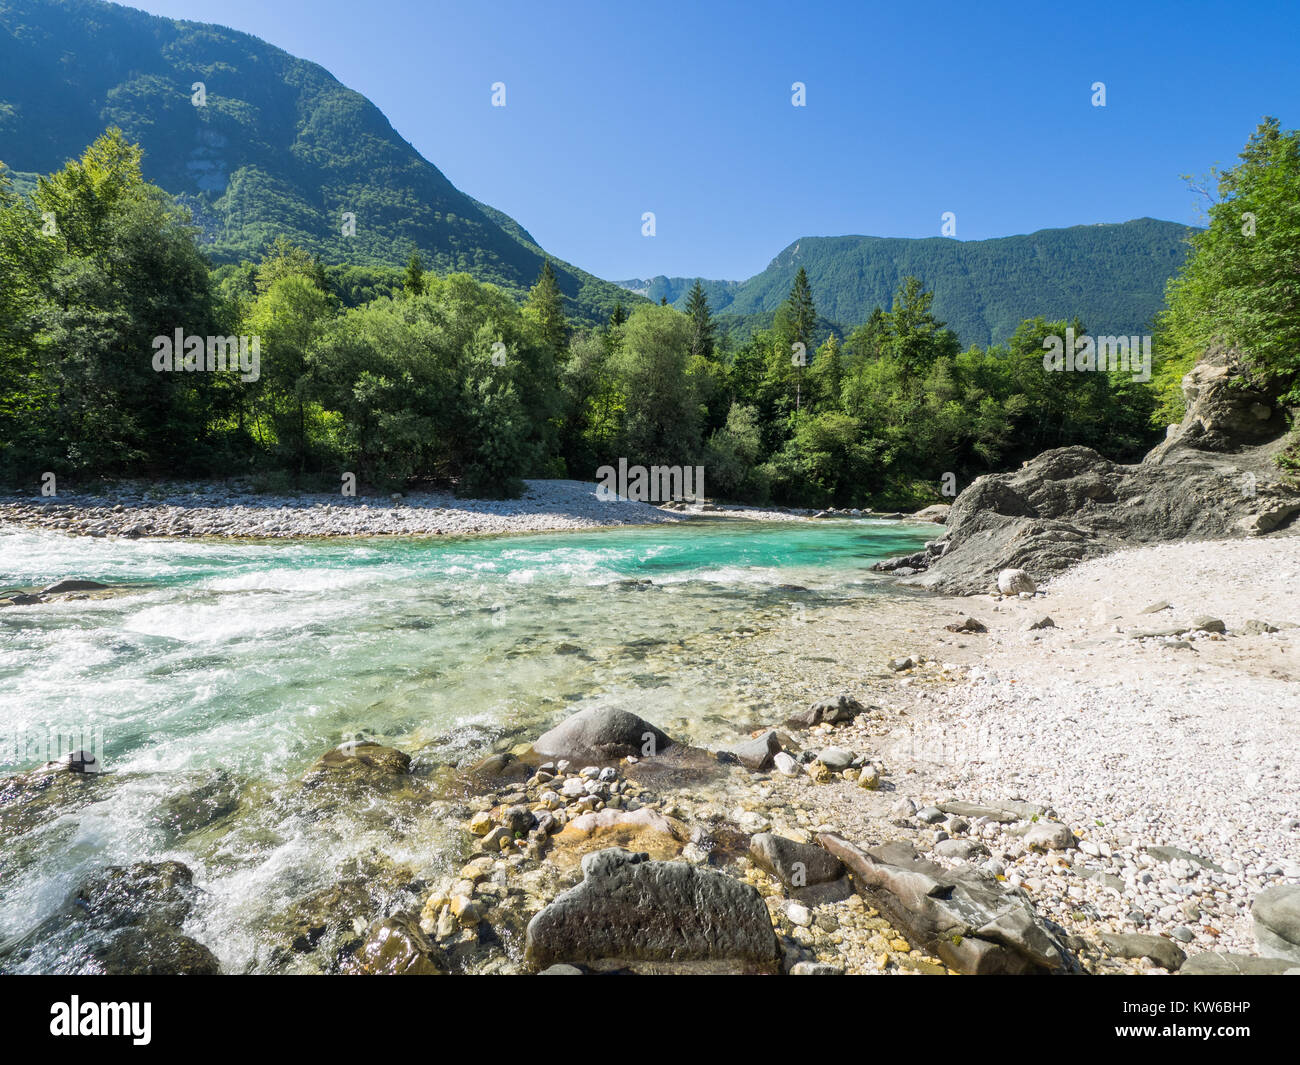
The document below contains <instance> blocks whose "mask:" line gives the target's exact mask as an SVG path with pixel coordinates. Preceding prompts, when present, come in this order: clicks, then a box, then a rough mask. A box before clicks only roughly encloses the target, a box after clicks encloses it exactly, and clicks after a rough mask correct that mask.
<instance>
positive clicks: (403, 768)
mask: <svg viewBox="0 0 1300 1065" xmlns="http://www.w3.org/2000/svg"><path fill="white" fill-rule="evenodd" d="M410 771H411V756H410V755H409V754H407V753H406V752H405V751H399V750H397V749H396V748H395V747H385V746H384V745H383V744H381V743H376V742H375V741H374V740H349V741H348V742H346V743H341V744H339V745H338V746H337V747H333V748H331V749H330V750H328V751H326V752H325V753H324V754H323V755H321V756H320V758H319V759H317V761H316V765H315V766H314V767H313V771H312V773H311V774H310V775H309V776H310V778H313V779H324V778H326V777H336V776H337V777H339V778H346V779H349V780H356V781H360V780H366V779H375V778H382V777H394V776H403V775H405V774H407V773H409V772H410Z"/></svg>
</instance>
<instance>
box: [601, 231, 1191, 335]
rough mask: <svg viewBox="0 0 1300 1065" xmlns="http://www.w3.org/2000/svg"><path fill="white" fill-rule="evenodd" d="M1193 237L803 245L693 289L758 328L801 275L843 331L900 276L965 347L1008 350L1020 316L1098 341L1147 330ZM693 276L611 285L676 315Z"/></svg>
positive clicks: (1163, 234)
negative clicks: (926, 297)
mask: <svg viewBox="0 0 1300 1065" xmlns="http://www.w3.org/2000/svg"><path fill="white" fill-rule="evenodd" d="M1192 232H1193V230H1192V229H1191V228H1190V227H1188V226H1185V225H1180V224H1179V223H1176V222H1163V221H1160V220H1158V219H1154V218H1138V219H1135V220H1134V221H1131V222H1121V223H1116V224H1098V225H1082V226H1071V227H1069V228H1067V229H1040V230H1038V231H1037V232H1035V233H1028V234H1023V235H1018V236H1011V237H994V238H991V239H989V240H971V241H958V240H953V239H951V238H947V237H925V238H906V237H862V236H845V237H802V238H800V239H799V240H797V241H795V242H794V243H792V244H790V245H789V246H788V247H786V248H784V249H783V250H782V251H781V253H780V254H779V255H777V256H776V258H775V259H773V260H772V261H771V263H769V264H768V266H767V268H766V269H765V270H763V272H762V273H759V274H756V275H755V276H754V277H751V278H749V279H748V280H747V281H716V280H706V279H703V278H701V279H700V283H701V286H702V287H703V289H704V291H705V294H706V295H707V296H708V298H709V304H710V306H711V307H712V308H713V310H714V311H715V312H716V313H718V314H719V315H721V316H722V318H723V319H724V324H725V325H728V326H732V327H735V326H741V327H743V328H749V327H751V326H755V325H766V324H769V323H770V322H771V319H772V315H773V313H774V312H775V310H776V309H777V307H779V306H780V305H781V303H782V301H783V300H784V299H785V298H786V296H787V295H788V293H789V291H790V286H791V284H792V283H793V282H794V277H795V274H796V272H797V271H798V269H799V267H800V266H802V267H803V268H804V269H805V270H806V271H807V273H808V280H809V282H810V283H811V285H812V290H813V298H814V299H815V301H816V304H817V311H818V314H819V316H820V317H821V318H822V319H823V320H824V322H825V323H827V324H828V325H829V326H832V327H835V328H837V329H838V330H839V331H840V332H841V333H843V332H844V331H846V330H848V329H850V328H851V327H852V326H854V325H857V324H859V323H861V322H865V321H866V320H867V318H868V317H869V316H870V314H871V311H872V309H873V308H874V307H876V306H881V307H883V308H885V309H886V310H888V308H889V305H890V302H891V300H892V298H893V294H894V293H895V292H896V291H897V290H898V286H899V283H900V282H901V281H902V279H903V278H904V277H906V276H908V275H909V274H914V275H916V276H917V277H919V278H920V279H921V281H922V282H923V283H924V284H925V286H926V288H928V289H931V290H933V291H934V293H935V297H934V312H935V314H936V315H938V317H939V318H941V319H942V320H944V321H945V322H947V323H948V325H949V327H951V328H952V329H953V330H954V331H955V332H956V333H957V335H958V336H959V337H961V339H962V342H963V343H965V344H981V345H985V344H989V343H996V342H999V341H1002V340H1005V339H1006V338H1007V337H1009V336H1010V335H1011V333H1012V332H1014V330H1015V328H1016V326H1017V325H1019V324H1020V322H1021V321H1023V320H1024V319H1025V318H1029V317H1033V316H1035V315H1040V314H1041V315H1043V316H1045V317H1048V318H1069V317H1073V316H1074V315H1076V314H1077V315H1078V316H1079V317H1080V318H1081V319H1082V320H1083V322H1084V324H1085V325H1086V326H1087V327H1088V328H1089V329H1090V330H1092V331H1094V332H1098V333H1113V334H1115V335H1120V334H1123V335H1129V334H1133V333H1147V332H1150V330H1151V325H1152V321H1153V319H1154V317H1155V314H1156V312H1157V311H1158V310H1159V309H1160V308H1161V307H1163V306H1164V288H1165V282H1166V281H1167V280H1168V279H1169V278H1170V277H1171V276H1172V275H1173V274H1174V273H1175V271H1176V270H1177V269H1178V267H1179V266H1181V265H1182V262H1183V260H1184V258H1186V255H1187V246H1186V240H1187V237H1188V236H1189V235H1190V234H1191V233H1192ZM695 280H696V279H695V278H690V277H671V278H670V277H656V278H651V279H649V280H640V279H637V280H630V281H620V282H619V284H620V285H622V286H623V287H624V288H625V289H627V290H628V291H630V292H635V293H636V294H638V295H642V296H645V297H647V298H648V299H651V300H654V301H655V302H656V303H657V302H659V300H660V299H661V298H663V297H667V299H668V302H669V303H670V304H672V305H674V306H676V307H679V308H681V307H685V305H686V296H687V294H688V293H689V292H690V290H691V287H692V285H694V283H695Z"/></svg>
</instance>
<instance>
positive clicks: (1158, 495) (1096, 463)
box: [877, 348, 1300, 595]
mask: <svg viewBox="0 0 1300 1065" xmlns="http://www.w3.org/2000/svg"><path fill="white" fill-rule="evenodd" d="M1183 394H1184V396H1185V397H1186V399H1187V414H1186V416H1185V417H1184V418H1183V420H1182V422H1181V423H1179V424H1178V425H1175V426H1170V428H1169V434H1168V437H1167V438H1166V439H1165V440H1164V441H1163V442H1162V443H1161V444H1160V445H1159V446H1158V447H1156V448H1154V449H1153V450H1152V451H1151V452H1150V454H1148V455H1147V456H1146V458H1145V459H1143V461H1142V462H1140V463H1138V464H1136V465H1128V466H1126V465H1121V464H1119V463H1114V462H1111V461H1109V460H1108V459H1106V458H1104V457H1103V456H1102V455H1100V454H1098V453H1097V452H1096V451H1093V450H1092V449H1091V448H1086V447H1067V448H1058V449H1057V450H1054V451H1047V452H1044V453H1043V454H1041V455H1039V456H1038V457H1037V458H1036V459H1034V460H1032V461H1031V462H1027V463H1025V464H1024V465H1023V466H1022V467H1021V468H1020V469H1019V470H1016V471H1014V472H1012V473H1001V474H993V475H991V476H987V477H980V478H978V479H977V480H976V481H975V482H974V483H973V484H972V485H971V486H970V487H969V488H967V489H966V490H965V491H964V492H962V494H961V495H960V496H958V497H957V499H956V500H955V502H954V503H953V506H952V510H951V512H950V513H949V515H948V522H947V525H948V528H947V533H946V535H945V536H944V537H943V539H941V540H936V541H934V542H933V543H931V544H930V545H929V546H928V547H927V549H926V550H925V551H924V552H922V553H921V554H920V555H913V556H908V557H906V558H901V559H890V560H889V561H887V562H883V563H880V564H879V566H878V567H877V568H878V569H882V570H887V571H894V572H898V573H900V574H902V575H903V576H905V577H907V578H908V580H907V583H909V584H915V585H919V586H922V587H926V588H930V589H933V590H935V591H939V592H943V593H945V594H950V595H973V594H977V593H980V592H985V591H988V590H989V589H990V587H991V586H992V585H993V583H994V580H995V578H996V575H997V573H998V571H999V570H1002V569H1006V568H1017V569H1024V570H1026V571H1028V573H1029V574H1030V575H1031V576H1032V577H1033V578H1034V579H1036V580H1042V579H1043V578H1046V577H1049V576H1051V575H1052V574H1054V573H1059V572H1060V571H1062V570H1065V569H1068V568H1069V567H1070V566H1072V565H1074V564H1076V563H1078V562H1082V561H1084V560H1085V559H1089V558H1094V557H1096V556H1098V555H1103V554H1106V553H1108V552H1110V551H1114V550H1117V549H1119V548H1122V547H1131V546H1134V545H1136V544H1142V543H1152V542H1157V541H1162V540H1183V539H1209V540H1213V539H1224V538H1228V537H1237V536H1257V535H1262V534H1266V533H1272V532H1276V531H1280V530H1287V531H1290V528H1291V526H1292V525H1293V523H1294V519H1295V518H1296V516H1297V514H1300V493H1297V492H1296V491H1295V490H1294V489H1293V488H1292V487H1290V486H1289V485H1288V484H1286V483H1285V482H1284V481H1283V480H1282V478H1281V475H1280V471H1279V470H1278V468H1277V466H1276V465H1275V463H1274V461H1273V460H1274V458H1275V456H1276V455H1277V453H1278V452H1279V451H1280V450H1281V449H1282V447H1283V446H1285V443H1286V440H1287V438H1288V430H1287V412H1286V411H1285V410H1284V409H1282V408H1281V406H1280V405H1279V404H1278V402H1277V397H1276V395H1272V394H1269V393H1267V392H1263V391H1260V390H1259V389H1254V388H1250V387H1245V386H1243V377H1242V375H1241V373H1240V364H1239V361H1238V360H1237V358H1236V356H1235V355H1234V354H1233V353H1232V352H1231V351H1229V350H1226V349H1223V348H1215V349H1213V350H1211V351H1210V352H1207V354H1206V356H1205V358H1204V359H1202V360H1201V362H1199V363H1198V364H1197V365H1196V367H1195V368H1193V370H1192V371H1191V372H1190V373H1189V374H1187V376H1186V377H1184V378H1183Z"/></svg>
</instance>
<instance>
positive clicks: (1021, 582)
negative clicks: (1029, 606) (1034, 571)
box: [998, 568, 1038, 595]
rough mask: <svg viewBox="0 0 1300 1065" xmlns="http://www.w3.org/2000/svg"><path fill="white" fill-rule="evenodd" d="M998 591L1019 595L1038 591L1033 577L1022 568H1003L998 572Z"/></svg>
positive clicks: (1004, 593)
mask: <svg viewBox="0 0 1300 1065" xmlns="http://www.w3.org/2000/svg"><path fill="white" fill-rule="evenodd" d="M998 591H999V592H1001V593H1002V594H1003V595H1020V594H1021V593H1022V592H1027V593H1029V594H1030V595H1033V594H1034V592H1036V591H1038V587H1037V585H1035V584H1034V581H1033V578H1032V577H1030V576H1029V574H1028V573H1026V572H1025V571H1024V570H1022V569H1014V568H1013V569H1004V570H1003V571H1002V572H1001V573H999V574H998Z"/></svg>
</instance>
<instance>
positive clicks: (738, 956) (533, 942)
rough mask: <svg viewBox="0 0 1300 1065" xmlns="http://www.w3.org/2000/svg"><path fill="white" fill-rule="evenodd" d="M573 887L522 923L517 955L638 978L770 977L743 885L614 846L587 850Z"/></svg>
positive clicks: (539, 963)
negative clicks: (524, 931)
mask: <svg viewBox="0 0 1300 1065" xmlns="http://www.w3.org/2000/svg"><path fill="white" fill-rule="evenodd" d="M582 872H583V881H582V883H581V884H579V885H578V886H577V887H575V888H572V889H571V890H569V891H566V892H564V893H563V894H562V895H560V896H559V897H558V898H557V899H555V901H554V902H552V903H551V904H550V905H549V906H547V907H546V908H545V909H543V910H542V911H541V912H540V913H538V914H537V915H536V916H535V917H534V918H533V919H532V920H531V921H529V923H528V932H527V936H526V942H525V948H524V956H525V959H526V961H527V963H528V964H529V966H531V967H532V968H534V969H537V970H541V969H546V968H548V967H549V966H551V965H554V964H556V963H557V962H563V963H567V964H570V965H581V966H584V967H588V968H592V969H597V970H606V971H608V970H615V969H630V970H632V971H636V972H645V973H691V972H693V973H776V972H778V971H779V969H780V957H781V952H780V947H779V944H778V940H777V937H776V932H775V931H774V930H773V928H772V921H771V918H770V917H769V916H768V911H767V907H766V906H765V905H764V904H763V899H762V897H761V896H760V895H759V893H758V892H757V891H756V890H755V889H754V888H753V887H752V886H750V885H749V884H744V883H741V882H740V881H739V880H735V879H733V878H731V877H729V876H725V875H723V874H722V873H715V872H712V871H709V870H706V869H700V868H697V867H696V866H693V865H689V864H687V863H686V862H656V861H651V860H650V859H649V857H648V856H647V855H645V854H633V853H631V852H630V851H625V850H621V849H618V848H614V849H610V850H603V851H598V852H596V853H595V854H588V855H587V856H586V857H585V858H584V859H583V860H582Z"/></svg>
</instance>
